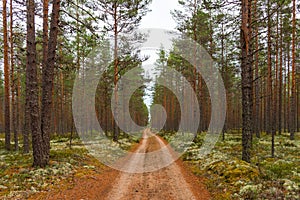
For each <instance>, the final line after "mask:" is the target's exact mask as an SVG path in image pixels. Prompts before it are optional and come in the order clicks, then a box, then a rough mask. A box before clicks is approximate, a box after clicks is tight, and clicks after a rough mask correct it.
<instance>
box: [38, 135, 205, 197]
mask: <svg viewBox="0 0 300 200" xmlns="http://www.w3.org/2000/svg"><path fill="white" fill-rule="evenodd" d="M159 149H164V151H163V153H161V154H153V155H151V152H157V150H159ZM143 154H144V155H143ZM148 154H149V155H150V156H148ZM141 155H143V156H141ZM171 155H172V151H171V150H170V149H168V148H166V145H165V143H164V141H163V140H162V139H161V138H160V137H158V136H156V135H154V134H152V133H151V132H150V130H149V129H148V130H145V132H144V137H143V140H142V141H141V143H140V145H139V146H138V147H137V149H136V150H135V154H132V156H130V157H129V158H127V159H125V163H126V165H127V167H126V169H127V171H131V172H133V171H135V170H137V171H138V172H140V173H127V172H120V171H117V170H113V169H109V170H107V171H105V172H103V173H101V174H99V175H93V177H92V178H91V177H87V178H81V179H79V180H75V183H74V187H73V188H71V189H67V190H65V191H60V192H59V193H56V194H48V195H47V196H46V197H45V198H43V199H82V200H83V199H100V200H206V199H210V195H209V193H208V191H207V190H206V189H205V187H204V186H203V185H202V184H201V183H200V181H199V179H197V177H195V176H194V175H193V174H192V173H191V172H189V171H187V170H186V169H185V167H184V164H183V163H182V162H181V161H180V160H179V161H176V162H173V163H172V164H171V165H169V166H167V167H164V168H162V169H159V168H161V166H160V162H159V160H161V161H162V162H166V161H165V160H168V159H170V157H171ZM149 165H151V167H154V168H155V167H156V168H158V169H159V170H158V171H154V172H142V171H141V166H144V167H145V169H149ZM152 171H153V170H152Z"/></svg>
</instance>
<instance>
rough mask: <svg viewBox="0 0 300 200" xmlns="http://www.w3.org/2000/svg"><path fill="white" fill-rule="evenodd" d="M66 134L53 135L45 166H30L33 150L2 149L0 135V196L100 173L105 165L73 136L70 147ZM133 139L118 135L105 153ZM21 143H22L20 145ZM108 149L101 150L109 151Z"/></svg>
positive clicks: (27, 193) (18, 196)
mask: <svg viewBox="0 0 300 200" xmlns="http://www.w3.org/2000/svg"><path fill="white" fill-rule="evenodd" d="M136 135H138V134H136ZM69 136H70V135H64V136H61V135H53V136H52V138H51V149H50V163H49V165H48V166H47V167H45V168H33V167H32V163H33V158H32V152H30V153H29V154H24V153H22V148H20V151H17V152H15V151H9V152H8V151H5V150H3V149H4V139H3V136H2V137H1V138H0V149H1V150H0V199H26V198H28V197H29V196H31V195H33V194H35V193H37V192H45V191H48V190H51V189H55V188H57V187H58V186H59V185H61V183H62V182H66V183H68V184H63V185H70V184H71V185H72V180H73V178H74V177H81V176H85V175H88V174H91V173H96V172H97V173H100V172H101V170H102V169H103V168H104V167H105V166H104V165H103V164H102V163H101V162H99V161H98V160H97V159H96V158H94V157H93V156H92V155H91V154H90V153H89V151H88V150H87V148H86V146H85V145H84V144H83V142H82V140H81V139H80V138H78V137H75V138H73V139H72V145H71V147H70V137H69ZM101 139H102V140H103V137H100V140H99V141H97V142H98V143H101V142H102V140H101ZM20 141H21V140H20ZM136 142H138V139H137V137H129V136H128V135H125V134H121V135H120V138H119V141H118V143H114V142H112V141H110V143H111V144H109V145H107V148H106V149H107V151H108V152H109V150H111V149H110V148H115V147H119V148H121V149H124V150H126V149H129V148H130V147H131V146H132V145H133V144H136ZM12 146H13V144H12ZM22 146H23V145H22V143H21V144H20V147H22ZM108 152H104V151H103V152H102V153H103V154H105V153H106V154H109V153H108ZM66 187H67V186H66ZM60 189H61V186H60Z"/></svg>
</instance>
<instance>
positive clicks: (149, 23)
mask: <svg viewBox="0 0 300 200" xmlns="http://www.w3.org/2000/svg"><path fill="white" fill-rule="evenodd" d="M177 7H178V2H177V0H153V1H152V3H151V5H150V9H151V10H152V11H151V12H149V13H148V14H147V15H146V16H145V17H144V18H143V19H142V21H141V28H164V29H169V30H172V29H174V28H175V27H176V23H175V21H174V20H173V18H172V16H171V14H170V11H172V10H174V9H175V8H177Z"/></svg>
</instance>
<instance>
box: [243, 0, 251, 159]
mask: <svg viewBox="0 0 300 200" xmlns="http://www.w3.org/2000/svg"><path fill="white" fill-rule="evenodd" d="M251 1H252V0H242V26H241V48H242V61H241V68H242V106H243V127H242V144H243V152H242V159H243V160H244V161H246V162H250V159H251V153H250V150H251V135H252V124H253V122H252V106H253V102H252V101H253V99H252V98H253V96H252V86H253V85H252V81H253V80H252V79H253V74H252V60H251V44H250V39H251V23H249V22H250V21H251Z"/></svg>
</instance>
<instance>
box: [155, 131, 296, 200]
mask: <svg viewBox="0 0 300 200" xmlns="http://www.w3.org/2000/svg"><path fill="white" fill-rule="evenodd" d="M160 135H161V136H162V137H164V138H165V139H166V140H167V141H172V138H173V137H174V133H173V134H172V133H166V132H161V133H160ZM205 137H206V134H205V133H202V134H199V135H197V137H196V138H195V139H194V141H193V142H191V143H190V146H189V147H188V148H186V152H185V153H184V154H183V155H182V159H183V160H184V161H185V162H186V163H187V164H188V165H189V166H190V167H191V169H192V171H193V173H194V174H196V175H198V176H200V177H202V178H204V180H205V181H204V182H205V184H206V186H207V188H208V189H209V191H210V192H211V194H212V197H213V199H217V200H219V199H220V200H224V199H249V200H250V199H253V200H256V199H287V200H293V199H295V200H296V199H299V196H300V189H299V188H300V153H299V152H300V135H299V133H298V134H297V135H296V140H295V141H291V140H289V135H288V134H286V133H285V134H282V135H277V136H276V139H275V156H274V158H272V157H271V155H270V154H271V136H270V135H266V134H262V137H261V138H260V139H258V138H254V139H253V147H252V152H251V153H252V159H251V164H249V163H247V162H244V161H242V160H241V152H242V146H241V144H242V140H241V137H242V136H241V134H240V133H239V132H238V131H236V132H234V131H232V132H230V133H227V134H225V140H224V141H222V137H221V136H220V137H219V140H218V141H217V143H216V145H215V146H214V148H213V149H212V150H211V152H210V153H209V154H207V155H203V154H201V152H203V151H199V150H200V149H201V146H202V145H203V144H204V141H205ZM181 145H182V146H185V145H184V144H181Z"/></svg>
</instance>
